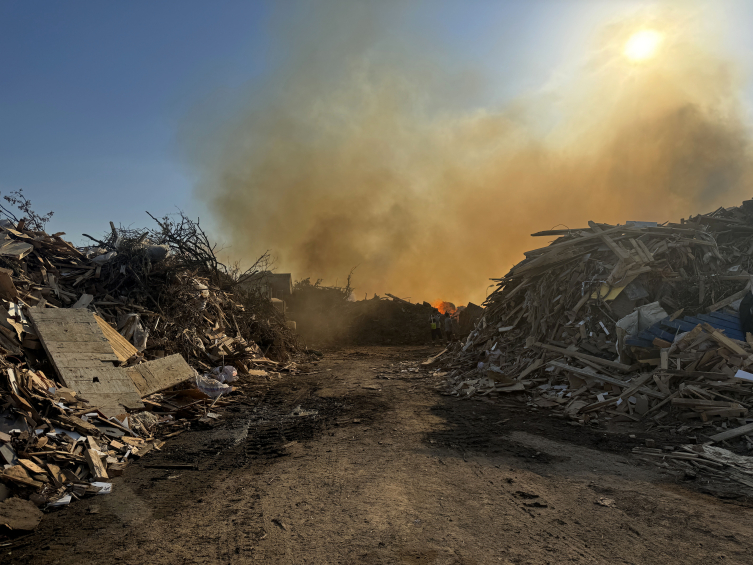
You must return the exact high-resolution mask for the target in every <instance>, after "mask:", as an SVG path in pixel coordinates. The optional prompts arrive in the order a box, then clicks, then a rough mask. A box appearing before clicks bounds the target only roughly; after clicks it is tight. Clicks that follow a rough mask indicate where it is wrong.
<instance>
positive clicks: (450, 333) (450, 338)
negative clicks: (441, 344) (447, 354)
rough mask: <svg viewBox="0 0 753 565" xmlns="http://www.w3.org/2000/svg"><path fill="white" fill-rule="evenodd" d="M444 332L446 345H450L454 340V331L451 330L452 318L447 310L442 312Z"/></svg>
mask: <svg viewBox="0 0 753 565" xmlns="http://www.w3.org/2000/svg"><path fill="white" fill-rule="evenodd" d="M444 333H445V335H446V336H447V345H450V344H451V343H452V342H453V341H455V333H454V332H453V327H452V318H451V317H450V315H449V314H448V313H447V312H445V313H444Z"/></svg>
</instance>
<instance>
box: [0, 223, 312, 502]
mask: <svg viewBox="0 0 753 565" xmlns="http://www.w3.org/2000/svg"><path fill="white" fill-rule="evenodd" d="M158 226H159V227H158V229H155V230H143V231H140V232H134V231H129V230H122V229H120V230H118V229H116V228H115V227H114V226H113V225H112V224H111V233H110V234H109V235H108V237H106V238H103V239H101V240H100V239H97V240H96V242H97V246H96V247H94V248H81V249H79V248H76V247H74V246H73V245H71V244H70V243H68V242H66V241H65V240H63V239H62V238H61V236H62V235H64V234H61V233H57V234H54V235H48V234H47V233H45V232H44V231H42V230H40V229H29V228H28V227H26V226H25V225H24V221H23V220H22V221H20V222H10V221H8V220H2V221H0V304H1V305H2V308H0V368H2V370H3V374H2V375H1V376H0V405H1V406H0V464H2V469H0V501H2V500H5V499H6V498H8V496H9V495H10V494H15V495H18V496H21V497H22V498H24V499H27V500H31V501H33V502H34V503H35V504H37V505H42V504H45V503H47V504H65V503H67V502H68V501H69V500H70V499H71V497H73V498H76V497H78V496H81V495H83V494H86V493H93V492H94V491H98V492H99V491H106V490H107V489H108V488H109V486H107V485H106V484H104V482H103V481H106V480H107V478H108V477H112V476H116V475H118V474H120V473H121V472H122V469H123V467H124V466H125V464H126V463H127V462H128V461H129V460H131V459H132V458H134V457H140V456H143V455H144V454H145V453H147V452H148V451H149V450H151V449H153V448H157V449H159V447H160V445H161V442H162V441H163V439H164V438H165V437H170V436H171V435H174V434H175V433H179V432H180V431H182V430H183V429H185V428H186V427H187V426H188V425H189V422H190V421H192V420H199V421H200V422H202V423H204V424H208V425H212V424H213V423H214V422H215V421H216V419H217V418H219V414H218V413H217V411H218V410H219V407H221V406H224V405H227V404H228V403H231V402H233V400H232V397H230V399H228V398H227V395H228V393H230V392H232V391H233V390H234V387H233V386H231V385H230V384H228V383H229V382H231V381H234V380H235V379H237V373H238V372H240V373H241V374H247V375H248V374H250V375H252V377H259V376H266V375H267V373H266V372H265V370H264V369H271V368H275V367H277V366H278V363H277V362H276V361H274V360H273V359H270V358H269V357H272V356H277V358H278V359H280V360H283V361H286V362H287V361H289V354H290V353H291V352H293V351H295V349H296V348H297V342H296V339H295V336H294V335H293V334H292V333H291V332H290V331H289V330H288V329H287V327H286V325H285V320H284V318H282V317H281V316H280V315H279V313H278V312H277V311H276V310H275V309H274V308H273V307H272V305H271V304H270V303H269V301H268V300H266V299H265V298H264V297H262V296H259V295H255V294H248V293H244V294H235V293H234V292H233V291H234V289H235V287H236V285H237V283H238V281H239V280H241V279H242V277H246V278H248V277H252V276H254V275H255V274H256V273H257V272H258V269H255V268H253V267H252V269H250V270H248V271H246V272H245V273H242V274H238V273H234V272H233V271H232V270H231V269H228V268H227V267H225V266H224V265H222V264H221V263H219V262H218V261H217V259H216V257H215V255H214V247H213V246H212V245H211V244H210V243H209V241H208V239H207V238H206V236H205V234H204V232H203V231H202V230H201V229H200V228H199V227H198V224H196V223H193V222H191V221H190V220H187V219H186V218H185V217H183V216H181V217H180V219H179V220H178V222H173V221H171V220H169V219H168V220H161V221H159V222H158ZM92 239H94V238H92ZM268 356H269V357H268ZM236 367H237V369H238V371H236ZM291 367H295V365H291V364H289V363H288V364H287V365H284V366H283V368H287V369H288V370H292V369H291ZM158 437H161V438H162V439H157V438H158ZM100 483H101V484H100ZM92 485H94V486H92ZM14 504H15V503H14ZM0 514H2V510H0Z"/></svg>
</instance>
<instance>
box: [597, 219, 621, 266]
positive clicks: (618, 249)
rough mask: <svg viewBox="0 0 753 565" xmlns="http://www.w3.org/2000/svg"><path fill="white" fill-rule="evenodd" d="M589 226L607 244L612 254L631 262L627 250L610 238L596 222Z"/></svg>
mask: <svg viewBox="0 0 753 565" xmlns="http://www.w3.org/2000/svg"><path fill="white" fill-rule="evenodd" d="M588 225H589V226H591V230H592V231H593V232H594V233H596V234H597V235H598V236H599V237H600V238H601V240H602V241H603V242H604V243H606V244H607V247H609V249H611V250H612V252H613V253H614V254H615V255H617V257H619V258H620V259H624V260H626V261H629V260H630V253H628V252H627V250H626V249H624V248H623V247H622V246H621V245H619V244H618V243H615V241H614V240H613V239H612V238H611V237H609V236H608V235H607V234H606V233H605V232H604V230H602V229H601V228H600V227H599V226H597V225H596V223H595V222H588Z"/></svg>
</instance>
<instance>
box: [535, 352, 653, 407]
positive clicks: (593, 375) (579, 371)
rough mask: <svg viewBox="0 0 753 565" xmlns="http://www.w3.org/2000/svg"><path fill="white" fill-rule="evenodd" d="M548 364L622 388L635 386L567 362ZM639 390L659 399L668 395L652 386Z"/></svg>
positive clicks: (550, 362)
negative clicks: (652, 388) (651, 387)
mask: <svg viewBox="0 0 753 565" xmlns="http://www.w3.org/2000/svg"><path fill="white" fill-rule="evenodd" d="M547 365H551V366H552V367H559V368H560V369H564V370H565V371H569V372H571V373H575V374H576V375H578V376H580V377H584V378H592V379H596V380H598V381H603V382H605V383H609V384H612V385H616V386H619V387H621V388H630V387H631V386H633V383H630V382H625V381H621V380H619V379H615V378H612V377H607V376H606V375H600V374H598V373H591V372H589V371H586V370H585V369H579V368H578V367H573V366H571V365H567V364H565V363H560V362H559V361H549V362H548V363H547ZM638 391H639V392H641V393H643V394H645V395H647V396H652V397H654V398H659V399H663V398H664V397H665V396H666V395H665V394H662V393H661V392H656V391H655V390H651V389H650V388H646V387H641V388H639V389H638Z"/></svg>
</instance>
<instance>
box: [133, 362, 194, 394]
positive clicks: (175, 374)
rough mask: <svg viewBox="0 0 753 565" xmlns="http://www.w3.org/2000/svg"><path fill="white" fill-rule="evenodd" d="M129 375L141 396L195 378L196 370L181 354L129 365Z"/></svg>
mask: <svg viewBox="0 0 753 565" xmlns="http://www.w3.org/2000/svg"><path fill="white" fill-rule="evenodd" d="M126 371H128V376H129V377H131V381H133V384H134V385H135V386H136V389H137V390H138V391H139V393H140V394H141V396H149V395H150V394H154V393H155V392H159V391H161V390H165V389H166V388H170V387H171V386H175V385H177V384H178V383H182V382H183V381H186V380H188V379H191V378H193V376H194V370H193V369H192V368H191V367H190V366H189V365H188V363H186V361H185V359H183V356H182V355H180V354H177V353H176V354H175V355H170V356H169V357H165V358H163V359H155V360H154V361H147V362H146V363H142V364H141V365H134V366H133V367H128V368H127V369H126Z"/></svg>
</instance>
